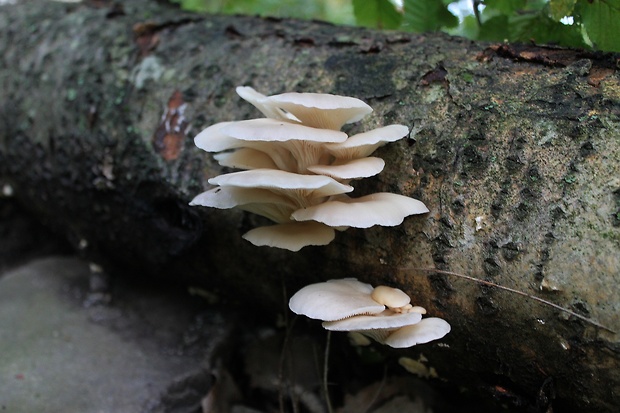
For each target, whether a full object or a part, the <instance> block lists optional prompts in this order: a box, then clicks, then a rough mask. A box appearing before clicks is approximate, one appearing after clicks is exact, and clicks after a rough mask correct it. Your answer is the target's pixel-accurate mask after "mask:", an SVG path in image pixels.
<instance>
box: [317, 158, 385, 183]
mask: <svg viewBox="0 0 620 413" xmlns="http://www.w3.org/2000/svg"><path fill="white" fill-rule="evenodd" d="M384 166H385V161H384V160H383V159H381V158H375V157H372V156H371V157H368V158H360V159H353V160H351V161H349V162H346V163H342V164H333V165H312V166H309V167H308V170H309V171H310V172H314V173H315V174H320V175H327V176H331V177H332V178H334V179H337V180H345V181H348V180H351V179H358V178H368V177H370V176H374V175H377V174H378V173H379V172H381V171H382V170H383V167H384Z"/></svg>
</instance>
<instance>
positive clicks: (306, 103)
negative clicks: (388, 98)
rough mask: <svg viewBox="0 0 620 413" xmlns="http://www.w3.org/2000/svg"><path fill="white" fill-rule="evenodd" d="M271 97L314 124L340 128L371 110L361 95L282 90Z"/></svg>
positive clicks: (305, 122)
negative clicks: (283, 91) (360, 97)
mask: <svg viewBox="0 0 620 413" xmlns="http://www.w3.org/2000/svg"><path fill="white" fill-rule="evenodd" d="M268 99H269V101H270V102H273V103H274V104H275V105H277V106H278V107H279V108H281V109H284V110H285V111H287V112H288V113H290V114H292V115H293V116H294V117H295V118H297V119H299V120H300V121H301V123H303V124H304V125H307V126H311V127H313V128H324V129H332V130H340V128H342V126H343V125H344V124H345V123H353V122H357V121H359V120H361V119H362V118H363V117H364V116H366V115H368V114H369V113H371V112H372V108H371V107H370V106H368V105H367V104H366V103H364V102H362V101H361V100H359V99H356V98H352V97H348V96H338V95H331V94H326V93H283V94H281V95H274V96H269V98H268Z"/></svg>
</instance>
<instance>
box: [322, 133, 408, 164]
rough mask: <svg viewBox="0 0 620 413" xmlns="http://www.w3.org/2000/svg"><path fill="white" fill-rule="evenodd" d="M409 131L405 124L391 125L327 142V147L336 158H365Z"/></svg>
mask: <svg viewBox="0 0 620 413" xmlns="http://www.w3.org/2000/svg"><path fill="white" fill-rule="evenodd" d="M408 133H409V128H407V127H406V126H404V125H389V126H384V127H382V128H377V129H373V130H371V131H368V132H364V133H359V134H357V135H353V136H349V139H347V140H346V141H344V142H341V143H329V144H326V145H325V148H326V149H327V150H328V151H329V152H330V153H331V154H332V155H333V156H334V157H336V159H345V160H347V159H358V158H364V157H366V156H368V155H370V154H371V153H373V152H374V151H375V150H376V149H377V148H378V147H380V146H383V145H385V144H386V143H388V142H395V141H397V140H399V139H402V138H404V137H405V136H407V134H408Z"/></svg>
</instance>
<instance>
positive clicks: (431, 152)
mask: <svg viewBox="0 0 620 413" xmlns="http://www.w3.org/2000/svg"><path fill="white" fill-rule="evenodd" d="M119 4H120V5H119ZM0 10H1V12H0V84H1V85H2V96H1V106H0V179H1V180H2V183H3V185H8V186H10V187H11V188H12V192H13V193H14V196H15V197H16V198H17V199H18V200H19V201H20V202H21V203H22V204H23V205H24V207H26V208H27V209H29V210H30V211H32V212H33V213H34V214H36V216H38V217H39V219H41V220H42V221H43V222H45V223H46V224H47V225H48V226H50V227H52V228H53V229H54V230H55V231H57V232H58V233H61V234H63V235H64V236H65V237H66V238H67V239H68V240H69V241H71V242H72V243H73V245H74V246H75V248H76V249H80V250H81V251H82V252H83V253H84V254H85V255H86V256H88V257H90V258H91V259H93V260H97V261H100V262H102V263H108V264H110V263H112V264H114V265H117V266H121V267H125V268H134V269H139V270H140V271H141V272H142V273H143V274H145V275H148V276H150V277H154V276H157V277H160V278H163V279H168V280H171V281H173V282H180V283H186V284H189V285H194V286H200V287H203V288H207V289H209V290H211V291H213V292H214V293H216V294H218V295H220V296H221V297H223V298H224V299H226V300H228V303H229V305H234V303H235V302H237V303H244V305H246V306H247V305H248V304H247V303H251V305H252V307H253V308H257V309H259V308H260V309H263V310H265V314H266V315H265V319H268V317H271V315H273V314H274V313H277V312H281V311H283V308H285V303H286V300H285V298H283V294H282V291H283V286H284V289H285V291H286V293H287V294H289V295H290V294H291V293H292V292H294V291H296V290H297V289H298V288H299V287H301V286H303V285H306V284H308V283H311V282H316V281H319V280H324V279H329V278H342V277H357V278H359V279H361V280H363V281H366V282H370V283H372V284H389V285H393V286H397V287H400V288H402V289H403V290H405V291H406V292H408V293H410V294H411V295H412V297H414V303H415V304H416V305H422V306H424V307H426V308H427V309H428V312H429V314H432V315H438V316H441V317H443V318H445V319H447V320H448V321H449V322H450V323H451V324H452V326H453V331H452V332H451V333H450V334H449V336H447V337H446V338H445V339H444V340H442V343H443V344H430V345H426V346H420V347H418V348H413V349H411V350H405V351H397V352H396V351H389V350H387V349H385V351H386V353H387V354H388V355H389V356H390V357H399V356H401V355H407V356H410V357H414V358H415V357H417V354H418V353H420V352H423V353H424V355H425V356H426V357H427V358H428V359H429V360H430V361H429V363H430V364H431V365H432V366H433V367H435V369H436V370H437V371H438V373H439V375H440V377H442V378H444V379H446V380H448V381H449V382H450V383H453V384H456V385H457V386H461V387H463V388H467V389H470V390H483V391H485V392H488V393H491V394H494V395H496V396H497V397H499V398H502V399H506V400H508V402H514V403H517V404H519V403H520V404H523V405H526V406H530V407H533V408H539V409H540V410H542V411H544V410H546V409H547V407H548V406H549V405H553V406H554V407H555V409H556V411H569V412H570V411H579V412H585V411H609V412H611V411H616V408H617V407H618V406H619V405H620V360H619V352H620V343H619V337H618V335H617V334H613V333H611V332H609V331H605V330H604V329H600V328H597V327H595V326H593V325H591V324H589V323H587V322H584V321H583V320H580V319H578V318H575V317H573V316H569V315H567V314H566V313H562V312H560V311H557V310H555V309H553V308H550V307H548V306H544V305H541V304H540V303H539V302H536V301H534V300H531V299H528V298H526V297H523V296H519V295H515V294H511V293H507V292H504V291H499V290H497V289H494V288H491V287H488V286H483V285H479V284H476V283H472V282H469V281H465V280H460V279H457V278H453V277H447V276H443V275H438V274H433V273H429V272H426V271H421V270H420V269H421V268H436V269H443V270H450V271H457V272H460V273H463V274H467V275H470V276H475V277H479V278H483V279H486V280H489V281H492V282H494V283H497V284H501V285H505V286H508V287H511V288H514V289H518V290H520V291H524V292H526V293H528V294H532V295H538V296H541V297H542V298H544V299H547V300H550V301H552V302H554V303H556V304H558V305H560V306H563V307H566V308H569V309H571V310H572V311H574V312H577V313H579V314H582V315H584V316H586V317H589V318H592V319H595V320H597V321H598V322H599V323H601V324H603V325H605V326H608V327H610V328H611V329H613V330H616V331H617V330H620V317H619V315H618V314H620V312H619V311H618V310H619V309H620V308H619V307H620V291H619V290H618V288H617V284H618V281H620V270H619V268H620V178H619V177H620V75H619V73H618V68H617V62H618V57H617V56H609V55H603V54H594V53H585V52H580V51H570V50H560V49H555V48H538V47H529V46H527V47H523V46H522V47H518V46H510V45H489V44H478V43H473V42H470V41H467V40H464V39H459V38H451V37H448V36H445V35H441V34H426V35H412V34H405V33H396V32H375V31H369V30H365V29H357V28H346V27H337V26H332V25H329V24H322V23H316V22H300V21H288V20H274V19H258V18H252V17H221V16H196V15H189V14H186V13H183V12H180V11H179V10H176V9H174V8H171V7H169V6H165V5H161V4H159V3H157V2H148V1H135V2H134V1H132V2H124V3H118V4H112V3H108V2H92V4H91V5H69V6H67V5H64V4H56V3H50V2H42V1H23V2H20V3H19V4H18V5H15V6H3V7H2V8H0ZM237 85H251V86H253V87H254V88H256V89H257V90H259V91H261V92H263V93H266V94H273V93H280V92H284V91H293V90H295V91H313V92H327V93H335V94H343V95H349V96H354V97H357V98H360V99H363V100H365V101H366V102H368V103H369V104H370V105H371V106H372V107H373V108H374V109H375V111H374V113H373V115H371V116H370V117H368V118H367V119H365V120H364V121H363V122H361V123H360V124H358V125H354V126H353V127H352V129H351V131H352V132H356V131H363V130H368V129H370V128H373V127H376V126H379V125H384V124H389V123H402V124H405V125H408V126H410V127H411V128H412V134H411V139H408V140H402V141H399V142H397V143H394V144H390V145H387V146H385V147H383V148H381V149H380V150H379V151H378V152H377V154H378V156H381V157H383V158H384V159H385V160H386V164H387V166H386V169H385V170H384V171H383V172H382V173H381V174H380V175H379V176H378V177H375V178H370V179H366V180H362V181H359V182H358V183H356V184H355V186H356V191H355V193H356V194H358V195H362V194H365V193H371V192H379V191H388V192H396V193H401V194H405V195H409V196H413V197H415V198H417V199H420V200H422V201H423V202H424V203H425V204H426V205H427V206H428V207H429V209H430V210H431V212H430V213H429V214H427V215H425V216H421V217H412V218H408V219H407V220H406V221H405V223H404V224H403V225H401V226H399V227H395V228H377V227H374V228H371V229H368V230H356V229H349V230H348V231H346V232H343V233H339V234H338V235H337V238H336V240H335V241H334V242H333V243H332V244H330V245H329V246H327V247H320V248H319V247H308V248H305V249H303V250H302V251H301V252H299V253H291V252H287V251H281V250H276V249H269V248H258V247H254V246H252V245H250V244H248V243H247V242H245V241H243V240H242V239H241V237H240V235H241V234H242V233H243V232H245V231H247V230H248V229H250V228H252V227H254V226H256V224H257V222H258V221H259V220H258V219H257V218H256V217H254V216H251V215H249V214H245V213H242V212H238V211H233V210H226V211H220V210H211V209H201V208H193V207H189V206H188V205H187V203H188V201H189V200H190V199H191V198H192V197H193V196H194V195H196V194H197V193H199V192H201V191H202V190H204V188H206V187H207V186H208V185H207V182H206V181H207V179H208V178H209V177H211V176H214V175H216V174H219V173H221V168H220V167H219V166H218V165H217V164H216V163H214V162H213V160H212V158H211V157H210V155H208V154H205V153H204V152H201V151H200V150H198V149H197V148H195V147H194V145H193V142H192V139H191V138H192V137H193V135H195V133H196V132H197V131H199V130H200V129H202V128H204V127H206V126H208V125H210V124H213V123H215V122H220V121H226V120H239V119H246V118H249V117H258V116H259V114H258V112H257V111H256V110H255V109H254V108H252V107H251V106H250V105H249V104H247V103H246V102H244V101H242V100H241V99H240V98H238V97H237V96H236V94H235V91H234V88H235V86H237ZM183 105H185V106H183ZM181 107H184V108H185V110H184V112H179V108H181ZM181 114H182V116H180V115H181ZM175 116H176V117H175ZM170 125H172V126H170ZM175 125H176V126H178V128H175V127H174V126H175Z"/></svg>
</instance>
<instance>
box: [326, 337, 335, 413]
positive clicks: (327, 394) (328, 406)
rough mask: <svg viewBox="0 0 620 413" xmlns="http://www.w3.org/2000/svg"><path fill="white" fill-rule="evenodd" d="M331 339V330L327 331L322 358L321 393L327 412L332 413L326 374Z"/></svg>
mask: <svg viewBox="0 0 620 413" xmlns="http://www.w3.org/2000/svg"><path fill="white" fill-rule="evenodd" d="M331 339H332V332H331V331H329V330H328V331H327V342H326V343H325V358H324V359H323V393H325V404H326V405H327V413H334V408H333V407H332V401H331V399H330V397H329V389H328V384H327V375H328V372H329V347H330V342H331Z"/></svg>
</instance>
